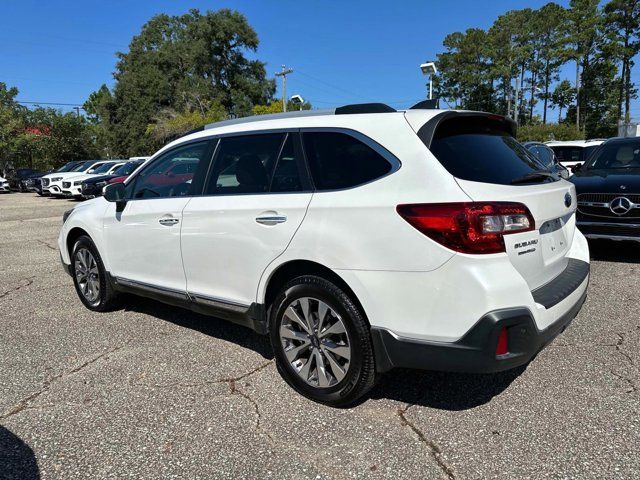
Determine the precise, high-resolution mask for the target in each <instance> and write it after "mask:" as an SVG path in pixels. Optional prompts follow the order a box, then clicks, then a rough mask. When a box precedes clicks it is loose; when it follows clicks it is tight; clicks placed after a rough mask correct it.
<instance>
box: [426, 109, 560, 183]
mask: <svg viewBox="0 0 640 480" xmlns="http://www.w3.org/2000/svg"><path fill="white" fill-rule="evenodd" d="M492 123H493V122H491V121H489V120H487V121H485V120H484V118H480V119H478V118H477V117H467V118H464V117H463V118H457V119H453V120H445V121H444V122H442V125H441V126H439V127H438V129H437V130H436V132H435V134H434V137H433V140H432V142H431V152H432V153H433V154H434V155H435V157H436V158H437V159H438V160H439V161H440V163H441V164H442V165H443V166H444V167H445V168H446V169H447V170H448V171H449V173H451V175H453V176H454V177H457V178H460V179H462V180H471V181H474V182H483V183H496V184H503V185H509V184H511V182H512V181H513V180H516V179H519V178H522V177H524V176H526V175H528V174H530V173H532V172H535V171H539V170H544V169H546V167H545V166H544V165H542V164H541V163H540V161H539V160H538V159H537V158H536V157H535V155H533V154H532V153H531V152H529V151H528V150H527V149H526V148H525V147H523V146H522V145H521V144H520V143H518V141H517V140H516V139H515V138H513V137H512V136H511V135H510V134H509V133H507V132H506V131H504V130H503V129H501V128H498V127H497V126H493V125H492ZM551 180H553V179H551ZM535 181H544V179H536V180H535Z"/></svg>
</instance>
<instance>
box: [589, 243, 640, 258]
mask: <svg viewBox="0 0 640 480" xmlns="http://www.w3.org/2000/svg"><path fill="white" fill-rule="evenodd" d="M639 246H640V244H638V243H637V242H618V241H614V240H606V239H598V240H594V239H590V240H589V252H590V254H591V260H596V261H603V262H618V263H640V249H639V248H638V247H639Z"/></svg>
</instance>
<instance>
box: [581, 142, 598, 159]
mask: <svg viewBox="0 0 640 480" xmlns="http://www.w3.org/2000/svg"><path fill="white" fill-rule="evenodd" d="M599 146H600V145H591V146H590V147H584V148H583V149H582V159H583V160H584V161H585V162H586V161H587V160H589V159H590V158H591V155H593V154H594V152H595V151H596V150H598V147H599Z"/></svg>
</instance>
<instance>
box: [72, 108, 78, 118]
mask: <svg viewBox="0 0 640 480" xmlns="http://www.w3.org/2000/svg"><path fill="white" fill-rule="evenodd" d="M73 109H74V110H75V111H76V116H77V117H78V118H80V107H73Z"/></svg>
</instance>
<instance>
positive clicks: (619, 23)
mask: <svg viewBox="0 0 640 480" xmlns="http://www.w3.org/2000/svg"><path fill="white" fill-rule="evenodd" d="M604 25H605V27H604V28H605V35H606V42H607V43H606V45H605V49H604V50H605V51H606V52H607V53H610V54H611V55H612V56H613V57H614V58H616V59H617V60H618V61H620V82H619V94H618V99H617V101H618V118H623V114H622V104H623V103H624V119H625V121H626V122H629V121H630V120H631V113H630V110H631V99H632V98H635V94H636V91H635V88H634V84H633V83H632V81H631V68H632V67H633V65H634V62H633V57H635V56H636V55H637V54H638V52H640V0H611V1H609V2H608V3H607V4H606V5H605V6H604Z"/></svg>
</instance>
